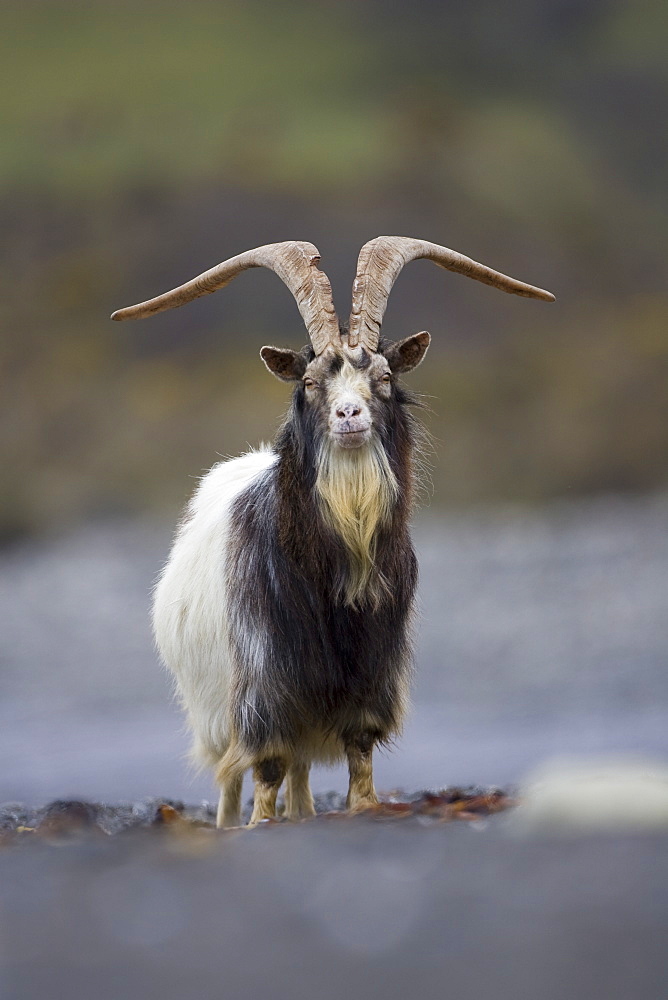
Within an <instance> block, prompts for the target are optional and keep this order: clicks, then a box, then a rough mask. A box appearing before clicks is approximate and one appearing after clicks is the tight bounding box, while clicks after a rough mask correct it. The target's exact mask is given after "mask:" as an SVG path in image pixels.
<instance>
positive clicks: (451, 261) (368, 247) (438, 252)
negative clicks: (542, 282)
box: [348, 236, 554, 351]
mask: <svg viewBox="0 0 668 1000" xmlns="http://www.w3.org/2000/svg"><path fill="white" fill-rule="evenodd" d="M421 257H426V258H427V259H428V260H433V261H434V263H435V264H438V265H439V266H440V267H444V268H446V270H448V271H457V272H458V273H459V274H465V275H466V276H467V277H469V278H475V279H476V280H477V281H482V282H484V283H485V284H486V285H494V287H495V288H500V289H501V290H502V291H504V292H512V293H513V294H515V295H525V296H527V297H528V298H533V299H545V301H546V302H554V295H552V293H551V292H546V291H545V290H544V289H542V288H534V286H533V285H526V284H525V283H524V282H523V281H516V280H515V278H509V277H508V275H506V274H501V273H500V272H499V271H493V270H492V269H491V268H490V267H485V265H484V264H478V263H477V262H476V261H475V260H471V259H470V258H469V257H465V256H464V255H463V254H461V253H457V252H456V251H455V250H448V248H447V247H441V246H438V245H437V244H436V243H427V242H426V240H413V239H410V238H409V237H407V236H377V237H376V239H375V240H370V241H369V243H365V244H364V246H363V247H362V249H361V250H360V255H359V258H358V260H357V274H356V276H355V281H354V283H353V304H352V311H351V313H350V324H349V333H348V345H349V346H350V347H357V345H358V344H362V345H363V346H364V347H366V348H367V350H369V351H375V350H377V348H378V341H379V339H380V326H381V323H382V322H383V316H384V315H385V309H386V306H387V299H388V296H389V294H390V292H391V291H392V286H393V285H394V282H395V281H396V280H397V278H398V277H399V273H400V271H401V269H402V268H403V266H404V265H405V264H408V263H409V262H410V261H411V260H418V259H419V258H421Z"/></svg>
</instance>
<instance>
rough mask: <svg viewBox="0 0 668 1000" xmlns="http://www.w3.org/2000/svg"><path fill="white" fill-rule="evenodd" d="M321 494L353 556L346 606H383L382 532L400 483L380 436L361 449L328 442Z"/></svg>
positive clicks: (322, 457) (344, 590)
mask: <svg viewBox="0 0 668 1000" xmlns="http://www.w3.org/2000/svg"><path fill="white" fill-rule="evenodd" d="M315 489H316V494H317V496H318V498H319V501H320V509H321V512H322V516H323V519H324V521H325V523H326V524H327V525H328V526H329V527H330V528H331V529H332V530H333V531H334V532H336V534H337V535H338V536H339V537H340V539H341V541H342V542H343V544H344V546H345V549H346V553H347V556H348V574H347V579H346V581H345V583H344V584H343V585H342V587H341V593H340V597H341V598H342V600H343V603H344V604H347V605H351V606H361V605H362V604H365V603H367V602H369V603H371V605H372V606H376V607H377V606H378V604H379V603H380V600H381V597H382V594H383V592H384V591H385V592H386V591H387V589H388V587H387V582H386V581H385V580H384V578H383V576H382V574H381V573H380V572H379V571H378V570H377V568H376V543H377V537H378V530H379V529H380V528H382V527H384V526H385V525H387V524H388V523H389V522H390V520H391V518H392V513H393V510H394V508H395V506H396V502H397V497H398V493H399V485H398V483H397V479H396V476H395V475H394V473H393V471H392V469H391V467H390V463H389V461H388V458H387V455H386V453H385V450H384V448H383V446H382V444H381V443H380V441H379V440H378V438H376V437H375V436H374V437H372V438H371V440H370V441H369V442H368V443H367V444H365V445H363V446H362V447H361V448H355V449H350V450H348V449H344V448H341V447H339V445H337V444H336V443H334V442H332V441H329V440H327V439H325V440H323V441H322V443H321V445H320V449H319V453H318V461H317V476H316V482H315Z"/></svg>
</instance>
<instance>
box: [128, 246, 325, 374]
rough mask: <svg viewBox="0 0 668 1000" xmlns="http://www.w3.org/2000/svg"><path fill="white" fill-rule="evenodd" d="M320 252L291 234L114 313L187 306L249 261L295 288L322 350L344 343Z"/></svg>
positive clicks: (135, 314)
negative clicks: (168, 290) (288, 238)
mask: <svg viewBox="0 0 668 1000" xmlns="http://www.w3.org/2000/svg"><path fill="white" fill-rule="evenodd" d="M319 260H320V254H319V253H318V250H317V248H316V247H314V246H313V244H312V243H302V242H299V241H297V240H288V241H287V242H285V243H269V244H267V245H266V246H263V247H256V248H255V250H247V251H246V252H245V253H240V254H238V256H236V257H230V259H229V260H225V261H223V263H222V264H217V265H216V267H212V268H211V269H210V270H208V271H205V272H204V273H203V274H200V275H198V276H197V277H196V278H193V279H192V280H191V281H187V282H186V283H185V285H179V287H178V288H174V289H172V290H171V291H170V292H165V293H164V294H163V295H158V296H156V298H154V299H148V300H147V301H146V302H140V303H139V304H138V305H136V306H128V307H127V308H125V309H117V310H116V312H114V313H112V314H111V318H112V319H114V320H126V319H143V318H144V317H145V316H153V315H154V314H155V313H159V312H163V311H164V310H165V309H175V308H177V307H178V306H183V305H185V304H186V303H187V302H192V300H193V299H198V298H199V297H200V296H201V295H210V294H211V293H212V292H216V291H218V289H219V288H223V287H224V286H225V285H229V283H230V282H231V281H233V280H234V278H236V277H237V275H238V274H241V272H242V271H246V270H247V269H248V268H250V267H268V268H269V270H271V271H274V272H275V273H276V274H277V275H278V277H279V278H280V279H281V281H283V282H284V283H285V284H286V285H287V287H288V288H289V289H290V291H291V292H292V294H293V295H294V297H295V301H296V302H297V306H298V308H299V312H300V313H301V315H302V319H303V320H304V323H305V324H306V329H307V330H308V334H309V337H310V338H311V343H312V344H313V350H314V351H315V353H316V354H322V353H323V351H324V350H325V349H326V348H327V347H328V346H330V345H332V346H340V344H341V339H340V334H339V321H338V319H337V316H336V312H335V309H334V303H333V301H332V287H331V285H330V283H329V278H328V277H327V275H326V274H325V272H324V271H320V270H319V268H318V261H319Z"/></svg>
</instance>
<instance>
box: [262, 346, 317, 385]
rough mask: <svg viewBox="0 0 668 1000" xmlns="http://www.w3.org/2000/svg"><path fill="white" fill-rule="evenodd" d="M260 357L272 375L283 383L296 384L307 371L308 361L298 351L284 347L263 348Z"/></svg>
mask: <svg viewBox="0 0 668 1000" xmlns="http://www.w3.org/2000/svg"><path fill="white" fill-rule="evenodd" d="M260 357H261V358H262V360H263V361H264V363H265V365H266V366H267V368H268V369H269V371H270V372H271V374H272V375H275V376H276V378H280V379H281V380H282V381H283V382H295V381H297V379H300V378H301V377H302V375H303V374H304V372H305V371H306V359H305V358H304V356H303V355H302V354H300V353H299V352H298V351H291V350H290V349H289V348H283V347H263V348H262V350H261V351H260Z"/></svg>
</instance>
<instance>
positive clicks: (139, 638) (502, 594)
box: [0, 496, 668, 803]
mask: <svg viewBox="0 0 668 1000" xmlns="http://www.w3.org/2000/svg"><path fill="white" fill-rule="evenodd" d="M667 521H668V498H667V497H666V496H658V497H648V498H636V499H620V498H614V497H612V498H604V499H598V500H591V501H586V502H577V503H575V502H572V503H571V502H568V503H561V504H556V505H553V506H551V507H550V508H548V509H546V510H543V511H534V512H528V513H527V512H526V511H520V510H515V509H504V510H500V509H482V510H477V511H473V512H470V513H460V514H448V515H444V516H439V517H436V516H426V517H423V518H422V519H421V520H420V521H419V523H418V526H417V528H416V532H415V536H416V542H417V548H418V553H419V557H420V565H421V622H420V626H419V632H418V634H419V639H418V649H417V676H416V685H415V691H414V708H413V712H412V714H411V717H410V719H409V721H408V724H407V727H406V731H405V733H404V735H403V738H402V739H401V740H400V741H398V743H397V746H396V748H395V749H394V750H393V751H392V752H388V753H384V754H381V755H378V760H377V765H376V775H377V784H378V786H379V787H380V788H382V789H387V790H389V789H392V788H396V787H405V788H410V789H417V788H420V787H429V786H439V785H445V784H470V783H476V784H500V785H506V784H508V783H513V782H515V781H517V780H519V779H520V777H521V776H522V775H523V774H524V773H525V772H526V770H527V769H529V768H531V767H532V766H533V765H534V764H536V763H538V762H540V761H542V760H543V759H544V758H546V757H548V756H552V755H554V754H563V753H579V754H584V753H598V752H600V753H606V752H613V751H636V752H639V753H644V754H650V755H658V756H662V757H668V670H667V669H666V666H667V663H668V614H667V613H666V597H667V596H668V532H666V525H667ZM170 534H171V527H165V526H164V525H156V524H153V523H144V522H136V521H135V522H125V523H118V522H115V523H103V524H93V525H87V526H85V527H83V528H82V529H81V530H79V531H77V532H75V533H72V534H70V535H68V536H66V537H62V538H60V539H57V540H51V541H48V542H30V543H25V544H21V545H17V546H15V547H13V548H11V549H7V550H5V551H4V552H3V553H2V555H1V556H0V635H1V636H2V640H1V641H2V648H1V655H2V663H1V673H0V697H1V701H0V759H1V760H2V762H3V763H2V768H1V770H0V801H2V800H9V799H14V800H22V801H26V802H32V803H40V802H44V801H47V800H48V799H51V798H55V797H61V798H62V797H70V796H72V797H88V798H95V799H98V800H100V799H107V800H109V799H136V798H140V797H142V796H149V795H150V796H154V795H164V796H170V797H173V798H185V799H187V800H188V801H197V800H199V799H203V798H204V799H207V798H212V797H214V795H215V789H214V788H213V785H212V783H211V781H210V778H209V776H208V775H192V774H191V773H189V771H188V768H187V766H186V764H185V763H184V761H183V755H184V753H185V750H186V748H187V737H186V735H185V734H184V732H183V731H182V721H181V717H180V713H179V711H178V709H177V708H176V707H175V706H174V705H173V704H172V701H171V696H170V687H169V682H168V680H167V677H166V676H165V674H164V673H163V672H162V670H161V668H160V667H159V665H158V663H157V660H156V657H155V654H154V652H153V649H152V643H151V637H150V632H149V627H148V617H147V608H148V602H149V592H150V588H151V585H152V582H153V580H154V578H155V575H156V573H157V572H158V570H159V568H160V565H161V563H162V562H163V561H164V559H165V557H166V553H167V550H168V545H169V538H170ZM313 784H314V787H315V788H316V789H318V790H324V789H327V788H336V789H343V788H344V785H345V774H344V772H343V770H342V769H336V770H334V771H325V770H316V771H315V772H314V775H313Z"/></svg>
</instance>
